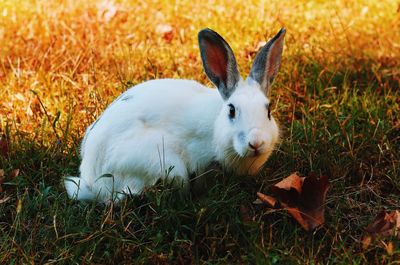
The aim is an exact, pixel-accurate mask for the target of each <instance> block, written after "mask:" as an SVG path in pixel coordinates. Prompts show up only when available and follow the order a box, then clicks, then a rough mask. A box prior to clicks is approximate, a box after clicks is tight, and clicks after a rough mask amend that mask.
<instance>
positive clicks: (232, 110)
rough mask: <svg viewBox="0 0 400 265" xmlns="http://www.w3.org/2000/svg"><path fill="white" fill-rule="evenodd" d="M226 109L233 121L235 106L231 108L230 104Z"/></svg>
mask: <svg viewBox="0 0 400 265" xmlns="http://www.w3.org/2000/svg"><path fill="white" fill-rule="evenodd" d="M228 107H229V118H230V119H234V118H235V114H236V111H235V106H233V105H232V104H229V105H228Z"/></svg>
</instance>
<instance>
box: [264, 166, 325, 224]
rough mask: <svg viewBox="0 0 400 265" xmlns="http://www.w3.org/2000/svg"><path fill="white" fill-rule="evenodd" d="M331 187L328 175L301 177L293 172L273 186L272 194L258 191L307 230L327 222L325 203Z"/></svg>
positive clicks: (267, 202) (265, 200)
mask: <svg viewBox="0 0 400 265" xmlns="http://www.w3.org/2000/svg"><path fill="white" fill-rule="evenodd" d="M328 189H329V181H328V178H327V177H326V176H321V177H319V178H317V177H316V176H309V177H306V178H305V177H300V176H299V175H298V174H297V173H293V174H291V175H290V176H289V177H287V178H285V179H283V180H282V181H280V182H279V183H277V184H275V185H274V186H273V187H272V188H271V192H272V193H273V195H274V196H273V197H272V196H268V195H265V194H262V193H260V192H258V193H257V196H258V198H259V199H260V200H262V201H263V202H265V203H266V204H268V205H270V206H271V207H274V208H278V209H280V208H283V209H286V210H287V211H288V212H289V213H290V214H291V215H292V216H293V217H294V218H295V219H296V221H297V222H298V223H299V224H300V225H301V226H302V227H303V228H304V230H306V231H311V230H313V229H315V228H316V227H318V226H320V225H321V224H323V223H324V222H325V218H324V203H325V198H326V193H327V191H328Z"/></svg>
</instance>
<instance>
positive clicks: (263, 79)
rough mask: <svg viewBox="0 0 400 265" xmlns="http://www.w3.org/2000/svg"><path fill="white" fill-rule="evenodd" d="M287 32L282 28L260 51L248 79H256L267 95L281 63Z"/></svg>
mask: <svg viewBox="0 0 400 265" xmlns="http://www.w3.org/2000/svg"><path fill="white" fill-rule="evenodd" d="M285 33H286V30H285V29H284V28H282V29H281V30H280V31H279V32H278V34H276V35H275V37H273V38H272V39H271V40H270V41H268V42H267V44H265V46H264V47H263V48H262V49H261V50H260V51H259V52H258V54H257V56H256V59H255V60H254V63H253V66H252V67H251V71H250V75H249V77H248V79H247V81H248V82H249V83H251V82H253V81H256V82H257V83H258V84H259V85H260V87H261V89H262V90H263V91H264V92H265V95H269V87H270V86H271V84H272V82H273V81H274V79H275V77H276V75H277V73H278V70H279V66H280V64H281V57H282V50H283V40H284V38H285Z"/></svg>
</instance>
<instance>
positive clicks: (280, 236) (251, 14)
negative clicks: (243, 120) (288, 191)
mask: <svg viewBox="0 0 400 265" xmlns="http://www.w3.org/2000/svg"><path fill="white" fill-rule="evenodd" d="M0 11H1V12H0V16H1V19H0V40H1V43H2V44H1V50H0V58H1V61H0V86H1V89H0V98H1V102H0V134H1V135H2V143H3V145H2V147H1V148H0V169H3V170H4V171H5V172H6V174H9V173H10V172H11V171H12V170H13V169H20V174H19V176H18V177H16V178H14V179H9V178H8V179H6V180H4V183H3V184H2V191H1V192H0V263H1V264H20V263H23V264H26V263H32V264H33V263H39V264H43V263H66V264H73V263H79V264H81V263H83V264H85V263H96V264H116V263H123V264H129V263H130V264H141V263H145V264H171V263H173V264H179V263H183V264H188V263H207V264H236V263H245V264H320V263H323V264H350V263H351V264H365V263H375V264H394V263H396V262H398V261H399V259H400V242H399V241H398V240H396V239H395V238H387V239H381V240H376V241H374V242H373V243H372V244H371V245H370V246H369V247H368V248H363V247H362V244H361V239H362V236H363V235H364V231H363V228H364V227H365V226H366V225H367V224H369V223H370V222H371V221H372V220H373V218H374V217H375V215H376V214H377V213H378V212H379V211H380V210H381V209H382V208H384V209H387V210H394V209H399V205H400V199H399V198H400V167H399V165H400V162H399V161H400V157H399V150H400V134H399V131H400V116H399V112H400V101H399V98H400V95H399V93H400V92H399V91H400V90H399V84H400V79H399V74H400V72H399V69H400V52H399V47H400V30H399V29H400V16H399V14H400V13H399V3H398V2H396V1H379V2H375V1H368V0H365V1H353V2H348V1H335V2H331V1H271V2H268V3H267V2H263V1H250V2H248V3H244V2H241V1H237V2H236V1H235V2H233V3H230V1H218V2H198V1H177V2H175V3H169V2H168V1H144V2H141V1H132V2H128V1H116V2H112V1H110V2H107V1H106V2H97V3H96V2H95V1H85V2H79V1H30V0H26V1H23V2H22V3H18V4H16V3H14V1H0ZM168 26H170V27H171V28H172V31H171V32H170V31H167V32H163V29H165V28H166V29H168ZM281 26H285V27H286V28H287V38H286V44H285V49H284V58H283V62H282V67H281V72H280V74H279V76H278V78H277V80H276V83H275V85H274V88H273V92H272V97H273V100H274V102H275V104H274V115H275V117H277V119H278V120H279V121H280V124H281V127H282V130H283V131H282V132H283V137H282V143H281V145H280V147H279V149H278V150H277V151H276V152H275V153H274V154H273V156H272V157H271V159H270V160H269V161H268V162H267V164H266V167H265V170H264V171H263V172H262V174H261V175H260V176H259V177H257V178H249V177H245V176H242V177H241V176H228V175H225V174H224V173H223V172H218V171H216V172H215V177H214V178H213V180H212V183H211V184H210V186H209V188H208V189H207V190H206V191H204V192H203V193H202V194H200V195H193V194H184V193H182V192H181V191H179V190H174V189H172V188H171V187H168V186H166V185H163V184H160V185H158V186H156V187H153V188H151V189H149V190H148V191H147V192H146V193H145V194H143V195H142V196H139V197H135V198H130V199H127V200H124V201H123V202H122V203H121V204H120V205H108V206H103V205H98V204H95V203H77V202H74V201H71V200H69V199H68V198H67V196H66V193H65V191H64V188H63V186H62V184H61V178H62V176H65V175H77V174H78V167H79V155H78V150H79V144H80V141H81V139H82V136H83V132H84V130H85V128H86V127H87V126H88V125H89V124H90V123H91V122H93V121H94V120H95V118H96V117H97V116H98V115H99V114H100V113H101V112H102V110H103V109H104V108H105V107H106V106H107V105H108V104H109V103H110V102H111V101H112V100H113V99H114V98H115V97H117V96H118V95H119V94H120V93H121V92H122V91H124V90H125V89H126V88H127V87H129V86H131V85H134V84H137V83H140V82H142V81H144V80H148V79H153V78H162V77H173V78H188V79H195V80H198V81H199V82H202V83H204V84H210V83H209V82H208V81H207V80H206V77H205V74H204V73H203V72H202V69H201V63H200V56H199V52H198V48H197V43H196V41H197V40H196V34H197V32H198V31H199V30H200V29H201V28H204V27H210V28H213V29H215V30H217V31H218V32H220V33H221V35H223V36H224V37H226V39H227V40H228V41H229V42H230V43H231V45H232V48H233V50H234V51H235V53H236V57H237V59H238V64H239V66H240V68H241V71H242V73H243V74H244V73H248V71H249V68H250V65H251V61H252V59H253V58H254V55H255V51H256V47H257V45H258V43H259V42H261V41H264V40H266V39H267V38H269V37H271V36H272V35H273V34H274V33H276V32H277V31H278V30H279V28H280V27H281ZM5 143H6V144H5ZM5 146H7V148H6V147H5ZM6 149H9V151H8V152H6ZM293 171H299V172H301V173H302V174H308V173H310V172H316V173H317V174H325V175H327V176H329V178H330V181H331V189H330V190H329V192H328V197H327V203H326V213H325V215H326V223H325V225H324V226H323V227H321V228H319V229H317V230H316V231H314V232H313V233H306V232H304V231H303V230H302V229H301V228H300V227H299V226H298V225H297V224H296V223H295V222H294V221H293V220H292V218H291V217H290V216H289V215H288V214H287V213H286V212H284V211H278V210H271V209H268V208H266V207H264V206H260V205H254V204H252V202H253V201H254V200H255V193H256V191H264V192H266V191H268V188H269V187H270V186H271V185H272V184H274V183H276V182H277V181H279V180H280V179H281V178H282V177H285V176H287V175H289V174H290V173H291V172H293ZM382 242H383V243H385V244H388V243H389V242H392V243H393V244H394V251H393V253H390V251H387V249H386V248H385V247H384V244H383V243H382Z"/></svg>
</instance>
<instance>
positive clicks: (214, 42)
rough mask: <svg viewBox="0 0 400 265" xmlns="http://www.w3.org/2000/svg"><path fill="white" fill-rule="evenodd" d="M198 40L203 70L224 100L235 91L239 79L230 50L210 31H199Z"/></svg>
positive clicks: (219, 37)
mask: <svg viewBox="0 0 400 265" xmlns="http://www.w3.org/2000/svg"><path fill="white" fill-rule="evenodd" d="M198 38H199V46H200V54H201V59H202V61H203V67H204V70H205V72H206V74H207V76H208V78H209V79H210V80H211V82H213V83H214V84H215V85H216V86H217V88H218V91H219V93H220V94H221V96H222V98H223V99H224V100H226V99H228V98H229V97H230V95H232V93H233V91H235V88H236V85H237V83H238V82H239V80H240V78H241V77H240V74H239V70H238V67H237V64H236V60H235V56H234V55H233V52H232V49H231V47H229V45H228V43H227V42H226V41H225V40H224V39H223V38H222V37H221V36H220V35H219V34H218V33H216V32H215V31H213V30H211V29H203V30H201V31H200V32H199V35H198Z"/></svg>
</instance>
